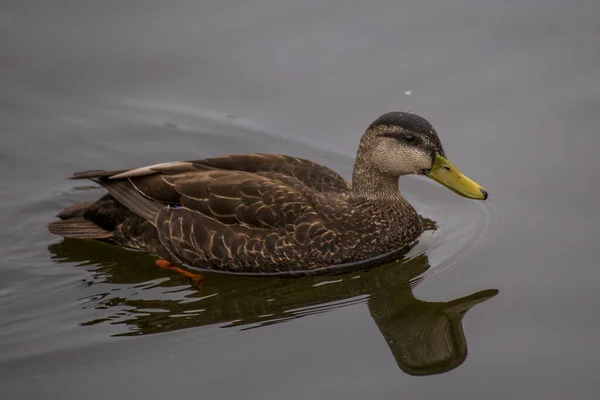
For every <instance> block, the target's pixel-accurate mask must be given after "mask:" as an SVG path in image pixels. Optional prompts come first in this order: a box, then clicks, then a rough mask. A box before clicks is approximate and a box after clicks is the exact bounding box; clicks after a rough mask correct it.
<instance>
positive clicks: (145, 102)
mask: <svg viewBox="0 0 600 400" xmlns="http://www.w3.org/2000/svg"><path fill="white" fill-rule="evenodd" d="M599 12H600V6H598V5H596V4H595V3H594V2H589V1H583V0H579V1H574V2H571V3H568V4H567V3H564V2H557V1H550V2H548V1H547V2H541V1H539V0H538V1H525V2H502V3H500V2H492V1H485V2H481V1H458V0H456V1H447V2H434V1H429V0H427V1H420V2H416V1H414V2H406V3H402V4H400V3H398V2H394V1H375V2H342V1H341V0H334V1H322V0H321V1H316V0H311V1H308V2H274V1H267V0H253V1H250V2H248V1H246V2H241V1H227V2H217V1H207V2H206V1H205V2H191V1H174V2H169V3H163V2H157V1H146V2H144V4H143V6H141V5H140V4H138V3H136V2H127V1H126V2H124V1H119V2H117V1H108V2H103V3H95V2H79V3H77V4H75V3H71V2H66V1H54V2H52V5H51V6H50V5H49V4H47V3H45V2H41V1H37V2H34V1H32V2H9V3H6V4H5V5H4V6H3V10H2V12H1V13H0V45H1V48H2V50H3V54H4V57H3V61H2V63H0V72H1V73H0V87H2V90H1V91H0V113H1V114H2V115H1V118H0V175H1V177H2V183H3V184H2V185H1V186H0V210H1V212H0V236H1V237H2V238H3V240H2V243H1V244H0V249H1V252H2V255H3V258H2V261H0V316H1V317H2V322H3V323H2V325H1V326H0V397H2V398H9V399H20V398H40V397H42V398H74V399H75V398H82V397H86V398H90V399H95V398H98V399H103V398H107V397H108V398H145V399H154V398H165V397H176V398H177V397H183V396H201V397H203V398H239V397H242V396H243V397H245V398H262V399H269V398H292V399H294V398H311V397H312V398H357V399H358V398H382V399H387V398H398V397H408V398H438V397H442V396H443V397H444V398H457V399H458V398H460V399H471V398H482V397H483V398H489V399H496V398H498V399H500V398H524V399H525V398H526V399H531V398H544V399H553V398H556V399H563V398H570V397H572V396H573V393H574V392H575V393H576V397H577V398H581V399H588V398H589V399H594V398H597V397H598V395H599V394H600V393H599V392H600V390H598V388H597V385H596V384H595V379H596V378H595V377H596V375H597V373H598V372H599V369H598V366H597V361H596V360H597V358H598V356H600V352H599V351H598V347H597V346H596V338H597V337H598V333H599V331H600V325H599V324H598V323H597V322H596V318H595V312H594V307H593V305H594V304H595V303H596V302H597V298H598V295H597V287H598V285H599V283H600V273H598V269H597V264H598V263H597V259H596V257H595V256H596V252H595V251H594V248H595V247H594V246H595V242H596V239H595V238H596V237H597V234H596V230H597V228H596V225H597V222H598V211H597V194H598V189H597V186H598V184H600V181H599V179H598V172H597V171H598V168H597V166H596V160H597V158H598V157H597V155H596V151H597V148H599V146H600V137H599V136H598V135H597V134H596V131H597V126H598V123H599V122H600V117H598V109H599V107H600V101H599V99H600V72H599V71H600V51H599V50H600V49H599V46H598V44H597V37H598V36H599V34H600V27H599V26H598V24H597V22H596V21H597V18H598V15H599ZM409 92H410V95H408V93H409ZM390 110H405V111H406V110H410V111H414V112H417V113H418V114H420V115H423V116H424V117H425V118H427V119H429V120H430V122H432V123H433V125H434V126H435V127H436V129H437V131H438V133H439V134H440V138H441V140H442V143H443V144H444V147H445V149H446V152H447V154H448V155H449V156H450V158H451V159H452V161H453V162H454V163H455V164H456V165H457V166H458V167H459V168H460V169H461V170H463V171H464V172H465V173H466V174H468V175H469V176H471V177H472V178H474V179H475V180H476V181H478V182H479V183H481V184H482V185H484V186H485V187H486V188H487V189H488V190H489V192H490V200H489V201H488V202H486V203H485V204H484V203H476V202H473V201H469V200H467V199H464V198H460V197H458V196H456V195H455V194H453V193H451V192H450V191H448V190H446V189H444V188H442V187H440V186H439V185H434V184H429V183H428V182H427V181H424V180H423V179H419V178H403V179H402V180H401V188H402V191H403V193H405V194H406V197H407V198H408V199H409V200H410V201H411V202H412V203H413V204H414V205H415V206H416V208H417V209H418V210H419V212H420V213H421V214H422V215H424V216H425V217H428V218H430V219H432V220H434V221H435V222H436V224H437V228H436V230H435V232H434V233H433V234H431V235H430V236H431V237H429V238H428V239H427V240H423V242H424V243H423V246H422V248H421V251H417V254H415V255H414V256H413V258H411V259H409V260H406V261H405V262H404V263H402V264H395V265H390V266H385V267H381V268H375V269H372V270H369V271H366V272H355V273H351V274H347V275H340V276H334V277H306V278H298V279H296V278H294V279H282V278H265V279H256V278H248V277H231V276H222V275H218V274H209V276H208V277H207V278H208V279H207V284H206V285H205V287H204V288H203V289H202V291H197V290H195V289H193V288H191V287H190V285H189V283H188V282H187V281H186V280H185V279H184V278H182V277H180V276H177V275H174V274H171V273H168V272H166V271H163V270H161V269H158V268H156V267H155V266H154V265H153V258H151V257H149V256H147V255H144V254H142V253H137V252H131V251H127V250H122V249H118V248H114V247H111V246H107V245H104V244H99V243H88V242H75V241H62V240H61V239H60V238H57V237H54V236H52V235H50V234H48V233H47V232H46V229H45V225H46V223H47V222H48V221H50V220H52V218H53V216H54V214H56V212H58V211H59V210H60V209H62V208H63V207H65V206H68V205H70V204H72V203H73V202H76V201H83V200H87V199H92V198H95V197H97V196H98V195H99V194H100V193H101V190H100V189H97V188H94V187H93V186H91V185H88V184H87V183H81V182H73V181H67V180H65V179H64V178H65V177H66V176H68V175H70V174H71V173H72V172H75V171H79V170H82V169H88V168H127V167H137V166H142V165H145V164H150V163H157V162H162V161H171V160H182V159H195V158H203V157H209V156H216V155H221V154H230V153H240V152H251V151H263V152H282V153H286V154H293V155H297V156H301V157H306V158H310V159H312V160H315V161H318V162H321V163H324V164H326V165H328V166H329V167H331V168H333V169H335V170H336V171H338V172H340V173H342V174H343V175H344V176H346V177H349V176H350V174H351V169H352V162H353V156H354V152H355V150H356V146H357V143H358V140H359V138H360V135H361V134H362V132H363V130H364V129H365V127H366V126H367V125H368V124H369V123H370V122H371V121H372V120H373V119H374V118H376V117H377V116H379V115H380V114H382V113H384V112H386V111H390ZM423 374H427V377H423V376H417V375H423Z"/></svg>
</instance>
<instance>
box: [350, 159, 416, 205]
mask: <svg viewBox="0 0 600 400" xmlns="http://www.w3.org/2000/svg"><path fill="white" fill-rule="evenodd" d="M398 178H399V177H397V176H389V175H385V174H382V173H381V172H380V171H377V170H376V169H374V168H372V166H371V165H370V164H368V163H366V162H365V161H364V159H363V157H361V154H360V153H359V154H358V156H357V158H356V162H355V163H354V171H353V173H352V192H351V194H350V198H351V199H355V200H359V199H360V200H367V201H386V200H387V201H391V202H401V203H404V202H406V200H405V199H404V197H402V195H401V194H400V190H399V188H398Z"/></svg>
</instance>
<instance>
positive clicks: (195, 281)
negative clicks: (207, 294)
mask: <svg viewBox="0 0 600 400" xmlns="http://www.w3.org/2000/svg"><path fill="white" fill-rule="evenodd" d="M155 264H156V266H157V267H160V268H163V269H168V270H171V271H175V272H177V273H178V274H181V275H183V276H185V277H186V278H188V279H189V280H191V281H192V285H194V286H195V287H196V288H198V289H202V286H203V285H204V275H202V274H193V273H191V272H189V271H186V270H184V269H181V268H179V267H177V266H175V265H173V264H171V262H170V261H167V260H164V259H160V260H156V262H155Z"/></svg>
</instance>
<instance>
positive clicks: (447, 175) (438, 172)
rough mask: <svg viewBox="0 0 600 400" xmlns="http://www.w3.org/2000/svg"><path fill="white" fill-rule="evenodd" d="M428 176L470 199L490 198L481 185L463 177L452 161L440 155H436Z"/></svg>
mask: <svg viewBox="0 0 600 400" xmlns="http://www.w3.org/2000/svg"><path fill="white" fill-rule="evenodd" d="M427 176H428V177H430V178H431V179H433V180H434V181H436V182H439V183H441V184H442V185H444V186H446V187H447V188H448V189H450V190H452V191H453V192H455V193H458V194H460V195H461V196H465V197H468V198H469V199H475V200H485V199H487V198H488V193H487V191H486V190H485V189H484V188H483V187H482V186H481V185H480V184H478V183H477V182H475V181H474V180H472V179H471V178H469V177H468V176H466V175H463V174H462V172H460V171H459V170H458V168H456V167H455V166H454V164H452V163H451V162H450V160H448V159H447V158H446V157H443V156H441V155H439V154H437V155H436V157H435V161H434V163H433V167H432V168H431V170H430V171H429V172H427Z"/></svg>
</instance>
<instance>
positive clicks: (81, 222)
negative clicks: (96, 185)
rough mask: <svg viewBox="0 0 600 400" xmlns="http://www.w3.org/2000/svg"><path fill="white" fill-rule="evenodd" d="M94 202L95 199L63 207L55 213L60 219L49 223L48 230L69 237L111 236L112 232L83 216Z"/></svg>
mask: <svg viewBox="0 0 600 400" xmlns="http://www.w3.org/2000/svg"><path fill="white" fill-rule="evenodd" d="M94 203H95V201H88V202H85V203H78V204H75V205H74V206H71V207H68V208H65V209H64V210H62V211H61V212H60V213H58V215H57V217H58V218H60V221H54V222H51V223H49V224H48V230H49V231H50V233H53V234H55V235H59V236H62V237H64V238H69V239H108V238H111V237H112V236H113V234H112V232H110V231H107V230H106V229H103V228H101V227H99V226H98V225H96V224H95V223H93V222H92V221H89V220H87V219H85V218H84V217H83V215H84V213H85V211H86V210H87V209H88V207H90V206H91V205H92V204H94Z"/></svg>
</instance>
